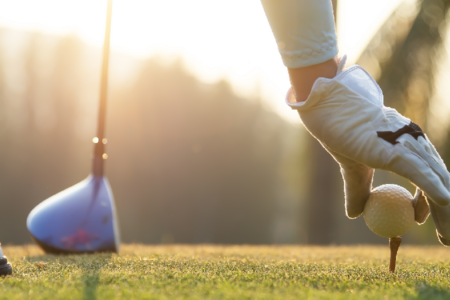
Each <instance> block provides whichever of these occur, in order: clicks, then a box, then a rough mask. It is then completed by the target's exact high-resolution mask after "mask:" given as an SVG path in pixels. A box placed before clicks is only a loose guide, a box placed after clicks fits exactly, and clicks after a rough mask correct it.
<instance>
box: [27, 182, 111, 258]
mask: <svg viewBox="0 0 450 300" xmlns="http://www.w3.org/2000/svg"><path fill="white" fill-rule="evenodd" d="M27 227H28V231H29V232H30V234H31V236H32V238H33V240H34V241H35V242H36V243H37V244H38V245H39V246H40V247H41V248H42V249H43V250H44V251H45V252H47V253H52V254H77V253H80V254H81V253H93V252H118V251H119V246H120V236H119V230H118V224H117V216H116V208H115V205H114V198H113V195H112V192H111V188H110V186H109V183H108V179H107V178H106V177H104V176H93V175H90V176H89V177H87V178H86V179H85V180H83V181H81V182H80V183H78V184H76V185H74V186H72V187H70V188H68V189H66V190H64V191H62V192H60V193H58V194H56V195H54V196H52V197H50V198H48V199H47V200H44V201H43V202H42V203H40V204H39V205H38V206H36V207H35V208H34V209H33V210H32V211H31V212H30V214H29V215H28V218H27Z"/></svg>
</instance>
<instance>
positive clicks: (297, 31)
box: [261, 0, 338, 68]
mask: <svg viewBox="0 0 450 300" xmlns="http://www.w3.org/2000/svg"><path fill="white" fill-rule="evenodd" d="M261 3H262V5H263V7H264V11H265V13H266V16H267V19H268V21H269V24H270V26H271V28H272V32H273V35H274V36H275V40H276V42H277V45H278V50H279V52H280V54H281V57H282V59H283V63H284V65H285V66H286V67H288V68H300V67H307V66H311V65H315V64H319V63H322V62H325V61H327V60H329V59H331V58H333V57H334V56H336V54H337V52H338V48H337V40H336V29H335V26H334V17H333V6H332V4H331V0H261Z"/></svg>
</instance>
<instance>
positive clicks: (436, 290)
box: [408, 283, 450, 300]
mask: <svg viewBox="0 0 450 300" xmlns="http://www.w3.org/2000/svg"><path fill="white" fill-rule="evenodd" d="M416 291H417V296H414V297H411V298H408V299H411V300H412V299H414V300H430V299H433V300H440V299H442V300H444V299H445V300H447V299H450V291H449V290H448V289H447V288H444V287H437V286H433V285H429V284H425V283H420V284H418V285H416Z"/></svg>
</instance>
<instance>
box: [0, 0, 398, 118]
mask: <svg viewBox="0 0 450 300" xmlns="http://www.w3.org/2000/svg"><path fill="white" fill-rule="evenodd" d="M400 2H401V0H377V1H373V0H339V11H338V14H339V16H338V22H339V23H338V36H339V43H340V45H339V47H340V53H341V54H343V53H347V54H348V56H349V60H350V62H353V61H355V60H356V59H357V57H358V55H359V54H360V53H361V51H362V50H363V47H364V46H365V45H366V44H367V42H368V41H369V40H370V38H371V36H372V35H373V33H374V32H375V31H376V30H377V29H378V28H379V26H380V25H381V24H382V23H383V21H384V20H385V19H386V18H387V16H388V15H389V14H390V13H391V12H392V11H393V10H394V9H395V7H396V6H397V5H398V4H399V3H400ZM105 14H106V0H13V1H12V0H0V26H2V27H4V26H6V27H13V28H18V29H25V30H38V31H42V32H47V33H52V34H67V33H75V34H77V35H78V36H80V37H81V38H82V39H83V40H85V41H86V42H87V43H89V44H93V45H97V46H101V44H102V41H103V34H104V26H105V24H104V23H105ZM111 47H112V50H113V51H120V52H124V53H128V54H131V55H134V56H137V57H143V58H146V57H149V56H152V55H155V54H163V55H164V56H167V57H168V58H170V57H174V56H182V57H183V58H184V60H185V62H186V64H187V66H188V67H189V68H190V69H191V71H192V72H193V73H194V74H196V75H197V76H198V77H199V78H200V79H201V80H203V81H206V82H215V81H217V80H220V79H222V78H226V79H227V80H229V81H230V82H231V83H232V86H233V88H234V89H235V91H236V92H237V93H239V94H241V95H250V94H253V93H260V95H261V96H262V97H263V99H264V100H266V103H267V104H268V105H269V107H272V108H274V109H275V110H276V111H277V112H278V113H280V114H281V115H282V116H283V117H286V118H287V119H288V120H293V121H298V115H297V114H296V113H295V112H292V111H291V110H290V109H289V108H287V107H286V106H285V105H284V99H283V98H284V95H285V93H286V91H287V89H288V87H289V81H288V77H287V72H286V70H285V68H284V66H283V64H282V62H281V58H280V56H279V54H278V52H277V47H276V45H275V42H274V38H273V36H272V33H271V31H270V27H269V25H268V23H267V20H266V18H265V15H264V12H263V9H262V7H261V4H260V1H259V0H189V1H186V0H114V7H113V25H112V36H111Z"/></svg>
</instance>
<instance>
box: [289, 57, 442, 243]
mask: <svg viewBox="0 0 450 300" xmlns="http://www.w3.org/2000/svg"><path fill="white" fill-rule="evenodd" d="M345 61H346V57H345V56H344V57H343V58H342V59H341V61H340V63H339V66H338V71H337V74H336V76H335V77H334V78H332V79H328V78H318V79H317V80H316V82H315V83H314V85H313V87H312V90H311V92H310V94H309V96H308V99H307V100H306V101H303V102H296V100H295V95H294V93H293V91H292V88H291V89H290V90H289V92H288V94H287V97H286V102H287V104H288V105H289V106H291V108H293V109H296V110H298V112H299V115H300V118H301V119H302V122H303V124H304V126H305V127H306V129H307V130H308V131H309V132H310V133H311V134H312V135H313V136H314V137H315V138H316V139H317V140H318V141H319V142H320V143H321V144H322V146H323V147H324V148H325V149H326V150H327V151H328V152H329V153H330V154H331V155H332V156H333V158H334V159H335V160H336V161H337V162H338V163H339V165H340V168H341V173H342V177H343V179H344V189H345V208H346V213H347V216H348V217H349V218H356V217H358V216H359V215H361V214H362V212H363V211H364V205H365V203H366V201H367V199H368V197H369V194H370V192H371V190H372V178H373V174H374V169H382V170H387V171H391V172H393V173H396V174H398V175H400V176H403V177H405V178H407V179H409V180H410V181H411V182H412V183H413V184H414V185H415V186H416V187H417V191H416V195H415V197H414V201H413V205H414V207H415V218H416V222H418V223H419V224H421V223H423V222H425V220H426V219H427V217H428V215H429V211H430V210H431V215H432V216H433V220H434V223H435V225H436V229H437V233H438V238H439V239H440V241H441V243H442V244H444V245H450V205H449V204H450V176H449V173H448V171H447V168H446V166H445V164H444V162H443V161H442V159H441V157H440V156H439V154H438V153H437V151H436V150H435V148H434V146H433V145H432V144H431V142H430V141H429V139H428V137H427V136H426V135H425V133H423V131H422V130H421V129H420V127H419V126H418V125H416V124H414V123H413V122H411V120H409V119H407V118H405V117H403V116H402V115H400V114H399V113H398V112H397V111H396V110H395V109H392V108H389V107H385V106H384V105H383V93H382V91H381V89H380V87H379V86H378V84H377V83H376V82H375V80H374V79H373V78H372V77H371V76H370V75H369V74H368V73H367V71H365V70H364V69H363V68H362V67H360V66H358V65H355V66H352V67H349V68H347V69H345V70H343V69H344V66H345ZM422 191H423V193H422ZM427 199H428V200H430V201H428V200H427ZM428 204H429V205H428Z"/></svg>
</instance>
